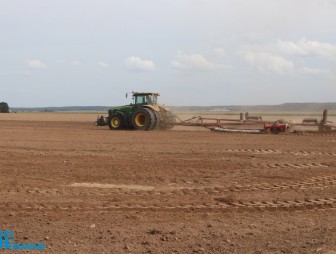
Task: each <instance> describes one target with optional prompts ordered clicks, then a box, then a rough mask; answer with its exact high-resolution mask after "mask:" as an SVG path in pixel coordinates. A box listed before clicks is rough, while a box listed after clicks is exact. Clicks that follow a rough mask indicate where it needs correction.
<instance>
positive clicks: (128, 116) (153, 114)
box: [97, 92, 176, 131]
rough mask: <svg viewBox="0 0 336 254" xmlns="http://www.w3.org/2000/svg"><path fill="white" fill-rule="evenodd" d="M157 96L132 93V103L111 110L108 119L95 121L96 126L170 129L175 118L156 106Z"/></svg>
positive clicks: (159, 106)
mask: <svg viewBox="0 0 336 254" xmlns="http://www.w3.org/2000/svg"><path fill="white" fill-rule="evenodd" d="M158 96H160V95H159V94H158V93H138V92H132V97H133V103H131V104H130V105H125V106H121V107H116V108H111V109H110V110H109V111H108V117H106V118H104V117H102V116H101V117H100V118H98V119H97V125H100V126H102V125H108V126H109V127H110V129H111V130H123V129H135V130H146V131H149V130H154V129H163V130H167V129H171V128H173V127H174V124H175V121H176V120H175V119H176V118H175V116H174V115H173V114H172V113H171V111H170V110H169V109H168V108H166V107H165V106H164V105H160V104H158V102H157V97H158ZM126 97H127V94H126Z"/></svg>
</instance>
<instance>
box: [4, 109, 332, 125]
mask: <svg viewBox="0 0 336 254" xmlns="http://www.w3.org/2000/svg"><path fill="white" fill-rule="evenodd" d="M175 114H176V115H177V116H178V117H179V118H180V119H181V120H186V119H189V118H191V117H193V116H204V117H216V118H229V119H239V114H240V113H239V112H218V111H175ZM98 115H104V116H107V112H31V113H30V112H26V113H9V114H0V121H1V120H12V121H64V122H92V123H93V122H94V121H96V119H97V116H98ZM250 115H259V116H262V117H263V120H266V121H275V120H278V119H284V120H288V121H293V122H296V123H298V122H301V121H302V120H303V119H304V118H316V119H318V120H320V119H321V117H322V112H321V113H320V114H318V113H316V112H310V113H308V112H307V113H299V112H297V113H293V112H287V113H272V112H251V113H250ZM328 120H329V121H333V122H334V123H336V112H331V113H330V112H329V117H328Z"/></svg>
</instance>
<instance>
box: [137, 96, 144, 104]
mask: <svg viewBox="0 0 336 254" xmlns="http://www.w3.org/2000/svg"><path fill="white" fill-rule="evenodd" d="M144 103H145V96H143V95H138V96H136V97H135V104H136V105H137V104H144Z"/></svg>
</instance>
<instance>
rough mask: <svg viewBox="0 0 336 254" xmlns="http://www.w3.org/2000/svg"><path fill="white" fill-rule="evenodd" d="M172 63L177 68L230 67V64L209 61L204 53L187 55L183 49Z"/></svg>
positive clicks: (204, 68)
mask: <svg viewBox="0 0 336 254" xmlns="http://www.w3.org/2000/svg"><path fill="white" fill-rule="evenodd" d="M171 65H172V66H173V67H174V68H177V69H185V70H202V71H209V70H214V69H219V68H230V67H229V66H224V65H220V64H215V63H212V62H209V61H208V60H207V59H206V58H205V57H204V56H203V55H202V54H199V53H196V54H190V55H187V54H185V53H183V52H181V51H179V52H178V53H177V56H176V57H175V59H174V60H173V61H171Z"/></svg>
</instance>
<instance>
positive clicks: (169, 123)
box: [160, 111, 176, 130]
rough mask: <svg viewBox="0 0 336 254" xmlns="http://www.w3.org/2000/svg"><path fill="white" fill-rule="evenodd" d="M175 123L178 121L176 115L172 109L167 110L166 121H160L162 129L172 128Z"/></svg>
mask: <svg viewBox="0 0 336 254" xmlns="http://www.w3.org/2000/svg"><path fill="white" fill-rule="evenodd" d="M175 123H176V119H175V116H174V115H173V114H172V113H171V112H170V111H167V112H165V116H164V121H162V122H161V123H160V124H161V129H163V130H170V129H172V128H173V127H174V126H175Z"/></svg>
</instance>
